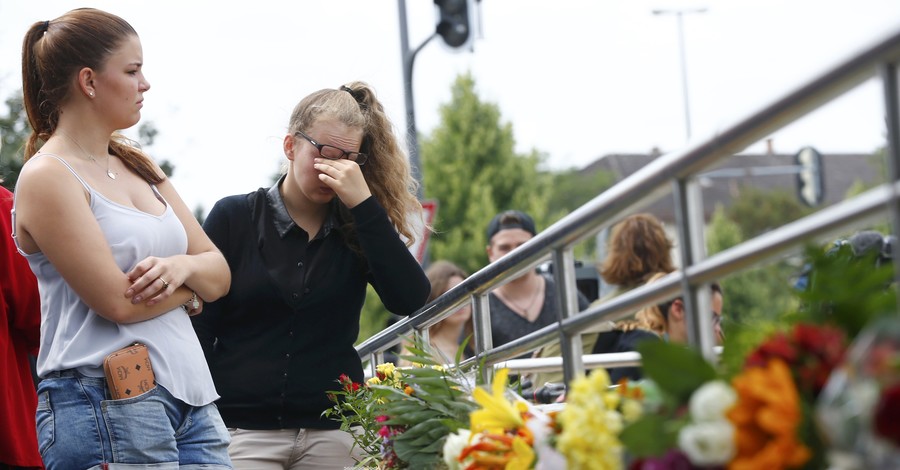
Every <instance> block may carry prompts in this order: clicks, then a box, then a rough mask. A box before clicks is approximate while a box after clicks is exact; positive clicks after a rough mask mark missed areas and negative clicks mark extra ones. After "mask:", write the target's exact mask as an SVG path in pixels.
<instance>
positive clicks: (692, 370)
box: [637, 341, 718, 403]
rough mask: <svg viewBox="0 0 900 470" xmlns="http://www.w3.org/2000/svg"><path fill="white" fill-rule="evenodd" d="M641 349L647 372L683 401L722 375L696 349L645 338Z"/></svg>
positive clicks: (665, 389)
mask: <svg viewBox="0 0 900 470" xmlns="http://www.w3.org/2000/svg"><path fill="white" fill-rule="evenodd" d="M637 350H638V352H640V353H641V364H642V367H643V370H644V375H646V376H647V377H649V378H650V379H651V380H653V381H654V382H656V385H658V386H659V388H660V389H661V390H662V391H663V392H666V393H669V394H671V395H673V396H674V397H675V398H676V399H678V400H679V401H680V402H682V403H684V402H686V401H687V400H688V399H689V398H690V397H691V394H692V393H694V390H696V389H697V388H699V387H700V386H701V385H703V384H704V383H706V382H709V381H710V380H715V379H716V378H717V377H718V374H717V373H716V370H715V369H714V368H713V366H712V365H711V364H710V363H709V362H707V361H706V360H705V359H703V357H702V356H700V354H699V353H698V352H697V351H696V350H694V349H691V348H688V347H685V346H682V345H677V344H672V343H667V342H664V341H644V342H642V343H640V344H638V347H637Z"/></svg>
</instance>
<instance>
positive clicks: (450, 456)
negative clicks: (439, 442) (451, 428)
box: [443, 429, 471, 470]
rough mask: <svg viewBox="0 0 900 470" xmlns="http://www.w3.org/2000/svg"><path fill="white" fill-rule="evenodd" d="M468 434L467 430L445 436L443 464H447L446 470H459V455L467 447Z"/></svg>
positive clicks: (460, 466)
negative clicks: (447, 469)
mask: <svg viewBox="0 0 900 470" xmlns="http://www.w3.org/2000/svg"><path fill="white" fill-rule="evenodd" d="M470 434H471V432H469V430H468V429H460V430H459V431H457V432H454V433H450V434H449V435H447V440H446V441H444V448H443V454H444V463H446V464H447V468H449V469H450V470H460V469H461V468H462V465H460V463H459V460H457V459H458V458H459V454H461V453H462V451H463V449H465V448H466V446H467V445H469V435H470Z"/></svg>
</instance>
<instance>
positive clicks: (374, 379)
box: [366, 376, 381, 385]
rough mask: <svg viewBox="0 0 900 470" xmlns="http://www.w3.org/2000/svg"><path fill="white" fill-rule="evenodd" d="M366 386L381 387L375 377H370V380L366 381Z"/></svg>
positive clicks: (379, 380)
mask: <svg viewBox="0 0 900 470" xmlns="http://www.w3.org/2000/svg"><path fill="white" fill-rule="evenodd" d="M366 385H381V379H379V378H378V377H377V376H375V377H372V378H371V379H369V380H366Z"/></svg>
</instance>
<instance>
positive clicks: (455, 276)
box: [400, 260, 474, 365]
mask: <svg viewBox="0 0 900 470" xmlns="http://www.w3.org/2000/svg"><path fill="white" fill-rule="evenodd" d="M425 275H426V276H428V281H429V282H431V294H430V295H429V296H428V302H431V301H433V300H435V299H437V298H438V297H440V296H442V295H444V294H446V293H447V291H449V290H450V289H452V288H454V287H456V286H457V285H459V283H461V282H463V280H465V279H466V278H467V277H468V276H469V275H468V274H466V272H465V271H463V270H462V268H460V267H459V266H457V265H455V264H453V263H451V262H450V261H446V260H439V261H435V262H433V263H431V265H430V266H428V269H426V270H425ZM428 302H426V303H428ZM473 332H474V328H473V326H472V305H471V304H466V305H463V306H462V307H460V308H459V309H457V310H456V311H455V312H453V313H452V314H450V316H448V317H447V318H444V319H443V320H441V321H440V322H438V323H437V324H435V325H433V326H432V327H431V328H429V329H428V339H429V342H430V343H431V347H432V348H433V351H434V352H435V353H436V354H437V355H438V359H441V360H444V361H446V362H447V363H451V362H453V361H454V360H455V359H456V354H457V352H459V347H460V345H461V343H462V341H464V340H465V339H466V338H469V340H470V341H471V336H472V333H473ZM402 354H405V352H404V353H401V355H402ZM467 357H469V355H468V354H467V353H466V352H463V354H462V355H461V356H460V359H465V358H467ZM400 363H401V364H402V365H409V364H408V363H406V361H402V360H401V362H400Z"/></svg>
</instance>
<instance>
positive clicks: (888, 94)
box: [357, 31, 900, 382]
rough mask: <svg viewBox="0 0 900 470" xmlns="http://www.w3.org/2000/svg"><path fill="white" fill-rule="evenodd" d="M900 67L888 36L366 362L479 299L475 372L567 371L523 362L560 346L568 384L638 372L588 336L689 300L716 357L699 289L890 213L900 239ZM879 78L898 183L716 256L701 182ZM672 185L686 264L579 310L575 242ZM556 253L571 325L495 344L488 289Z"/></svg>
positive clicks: (542, 242)
mask: <svg viewBox="0 0 900 470" xmlns="http://www.w3.org/2000/svg"><path fill="white" fill-rule="evenodd" d="M898 61H900V31H897V32H894V33H893V34H890V35H888V37H886V38H885V39H883V40H881V41H879V42H877V43H875V44H874V45H873V46H871V47H869V48H866V49H865V50H863V51H862V52H860V53H858V54H857V55H855V56H853V57H851V58H850V59H848V60H846V61H844V62H842V63H840V64H839V65H838V66H836V67H834V68H832V69H830V70H828V71H827V72H826V73H824V74H822V75H821V76H819V77H818V78H816V79H814V80H812V81H810V82H808V83H807V84H805V85H804V86H801V87H799V88H798V89H796V90H795V91H793V92H791V93H789V94H787V95H786V96H784V97H783V98H781V99H779V100H777V101H775V102H774V103H772V104H771V105H769V106H767V107H764V108H762V109H761V110H760V111H759V112H757V113H755V114H752V115H750V116H749V117H748V118H746V119H744V120H742V121H740V122H738V123H737V124H735V125H734V126H732V127H730V128H728V129H726V130H725V131H723V132H721V133H720V134H718V135H716V136H713V137H711V138H709V139H707V140H704V141H701V142H699V143H696V144H694V145H691V146H689V147H688V148H687V149H685V150H683V151H679V152H674V153H671V154H667V155H664V156H661V157H659V158H657V159H655V160H654V161H653V162H651V163H650V164H649V165H647V166H645V167H644V168H642V169H641V170H639V171H637V172H635V173H633V174H632V175H630V176H629V177H627V178H625V179H623V180H622V181H620V182H619V183H617V184H616V185H614V186H613V187H611V188H610V189H608V190H606V191H604V192H603V193H602V194H600V195H598V196H596V197H595V198H594V199H592V200H591V201H589V202H588V203H586V204H584V205H583V206H581V207H580V208H578V209H576V210H575V211H573V212H572V213H570V214H568V215H567V216H565V217H563V218H562V219H560V220H559V221H558V222H556V223H554V224H553V225H551V226H550V227H548V228H547V229H546V230H544V231H543V232H541V233H539V234H538V235H537V236H535V237H534V238H533V239H531V240H530V241H528V242H527V243H525V244H524V245H522V246H521V247H519V248H517V249H515V250H514V251H512V252H511V253H509V254H508V255H506V256H505V257H503V258H501V259H500V260H498V261H496V262H494V263H491V264H490V265H488V266H486V267H485V268H483V269H481V270H479V271H478V272H476V273H474V274H473V275H472V276H470V277H469V278H468V279H466V280H464V281H463V282H462V283H460V284H459V285H457V286H456V287H454V288H453V289H451V290H450V291H448V292H447V293H445V294H444V295H442V296H441V297H439V298H438V299H436V300H435V301H433V302H431V303H429V304H428V305H425V306H424V307H423V308H422V309H421V310H420V311H419V312H417V313H416V314H414V315H412V316H411V317H409V318H405V319H403V320H401V321H399V322H397V323H395V324H393V325H391V326H390V327H388V328H386V329H384V330H383V331H381V332H379V333H378V334H376V335H374V336H373V337H371V338H369V339H368V340H366V341H364V342H363V343H361V344H360V345H358V346H357V351H358V352H359V354H360V357H361V358H362V360H363V361H364V362H368V363H369V366H370V370H372V371H373V373H374V367H375V365H376V364H378V363H381V362H382V361H383V353H384V351H386V350H388V349H390V348H391V347H393V346H395V345H397V344H398V343H399V342H400V341H401V335H403V336H408V335H410V334H411V333H412V332H413V331H418V332H420V333H422V334H423V335H425V336H426V338H427V331H428V328H429V327H430V326H432V325H434V324H436V323H438V322H439V321H441V320H443V319H444V318H446V317H447V316H449V315H450V314H451V313H452V312H454V311H455V310H456V309H457V308H459V307H461V306H463V305H465V304H466V303H469V302H471V303H472V306H473V312H472V314H473V321H474V326H475V335H474V336H475V338H474V346H475V353H476V355H475V357H473V358H470V359H467V360H466V361H465V362H464V363H463V365H466V364H470V363H473V362H476V361H477V362H479V363H480V362H481V361H484V362H483V363H484V364H485V365H489V366H496V365H498V364H503V365H504V366H507V367H511V368H514V369H516V370H519V371H526V370H534V371H537V370H546V368H548V367H550V368H554V367H555V368H558V367H559V359H556V360H553V361H547V360H541V359H519V360H515V359H512V358H515V357H518V356H520V355H522V354H524V353H527V352H530V351H533V350H535V349H537V348H539V347H541V346H544V345H546V344H548V343H550V342H553V341H560V342H561V346H562V347H561V350H562V356H561V357H562V369H563V372H564V376H565V380H566V381H567V382H568V381H569V380H571V378H572V377H575V376H576V374H580V373H582V372H583V371H584V366H585V362H588V363H589V365H591V366H598V365H609V364H613V365H616V364H618V365H633V364H635V363H636V361H639V360H640V358H639V356H637V357H634V356H633V355H629V356H628V357H624V356H623V357H618V356H615V357H613V355H592V356H586V357H587V359H588V361H586V360H585V357H583V356H582V345H581V337H580V333H582V332H585V331H586V330H587V329H589V328H591V327H592V326H593V325H597V324H598V323H600V322H602V321H615V320H618V319H621V318H625V317H627V316H629V315H631V314H632V313H633V312H634V311H635V310H637V309H639V308H641V307H642V306H644V305H647V304H651V303H654V302H660V301H663V300H666V299H668V298H672V297H674V296H676V295H679V294H682V295H683V298H684V301H685V308H686V311H687V312H689V315H688V316H687V319H688V322H687V324H688V340H689V343H690V344H691V345H693V346H695V347H697V348H699V349H700V351H701V353H702V354H703V355H704V357H706V358H707V359H708V360H711V361H714V360H715V357H716V351H715V347H714V339H713V335H712V328H711V326H712V325H711V321H712V319H711V318H710V317H709V315H697V312H707V311H709V309H710V308H709V302H710V300H709V296H704V295H700V296H698V295H697V292H699V291H701V289H703V288H705V286H706V285H707V284H708V283H709V282H711V281H713V280H715V279H719V278H722V277H724V276H726V275H729V274H732V273H735V272H738V271H741V270H744V269H747V268H749V267H752V266H754V265H756V264H759V263H762V262H764V261H767V260H771V259H772V258H775V257H777V256H780V255H783V254H785V253H786V252H788V251H789V250H794V249H796V248H798V247H799V246H800V245H802V244H803V243H805V242H808V241H811V240H820V241H821V240H824V239H825V238H827V237H830V236H835V235H837V234H838V233H840V231H841V229H845V228H847V227H850V226H852V225H857V224H861V223H865V222H868V221H873V220H875V219H876V218H878V217H884V216H885V215H888V216H890V218H891V220H892V223H893V230H894V233H900V217H898V216H900V204H898V191H900V117H898V107H900V98H898V96H900V94H898V74H897V64H898ZM873 77H878V78H880V79H881V82H882V84H883V90H884V109H885V113H886V122H887V148H886V151H887V155H886V156H887V160H888V168H889V175H888V182H887V183H885V184H883V185H881V186H879V187H876V188H874V189H872V190H870V191H867V192H865V193H863V194H861V195H858V196H856V197H854V198H852V199H848V200H845V201H843V202H841V203H838V204H835V205H832V206H830V207H827V208H825V209H822V210H819V211H818V212H815V213H813V214H812V215H809V216H807V217H804V218H802V219H799V220H797V221H795V222H792V223H789V224H786V225H784V226H782V227H779V228H777V229H775V230H772V231H770V232H767V233H764V234H762V235H760V236H758V237H756V238H753V239H750V240H747V241H744V242H743V243H741V244H739V245H737V246H734V247H732V248H730V249H728V250H725V251H723V252H721V253H718V254H716V255H715V256H712V257H709V258H707V259H704V253H705V240H704V235H703V227H704V217H703V201H702V195H701V194H700V189H699V185H698V183H697V181H696V176H697V175H698V173H700V172H701V171H703V170H704V169H706V168H708V167H710V166H711V165H713V164H714V163H716V162H718V161H719V160H721V159H722V158H725V157H730V156H732V155H734V154H736V153H738V152H740V151H742V150H743V149H745V148H746V147H748V146H749V145H751V144H753V143H755V142H758V141H760V140H762V139H764V138H765V137H767V136H769V135H771V134H772V133H773V132H775V131H776V130H778V129H781V128H783V127H785V126H787V125H789V124H791V123H793V122H794V121H796V120H798V119H800V118H801V117H803V116H805V115H807V114H808V113H810V112H811V111H813V110H815V109H818V108H820V107H822V106H823V105H825V104H827V103H828V102H830V101H832V100H834V99H835V98H837V97H839V96H841V95H842V94H844V93H846V92H848V91H850V90H851V89H853V88H855V87H857V86H859V85H860V84H862V83H863V82H865V81H866V80H869V79H872V78H873ZM669 190H670V191H671V193H672V195H673V199H674V203H675V223H676V226H677V230H678V247H679V249H680V255H681V268H680V269H679V270H678V271H676V272H674V273H672V274H670V275H668V276H666V277H664V278H662V279H661V280H660V281H658V282H655V283H653V284H650V285H646V286H642V287H639V288H636V289H634V290H632V291H629V292H627V293H625V294H622V295H620V296H618V297H616V298H614V299H612V300H610V301H607V302H604V303H602V304H600V305H597V306H593V307H591V308H589V309H587V310H585V311H582V312H579V310H578V304H577V297H576V292H577V290H576V285H575V260H574V253H573V247H574V246H575V245H576V244H578V243H579V242H581V241H583V240H585V239H586V238H588V237H590V236H593V235H594V234H596V233H598V232H599V231H600V230H603V229H604V228H607V227H610V226H611V225H613V224H614V223H615V222H616V221H618V220H620V219H621V218H623V217H625V216H627V215H629V214H630V213H631V211H633V210H634V209H635V208H638V207H640V206H641V205H643V204H645V203H648V202H652V201H653V200H655V199H657V198H658V197H659V196H661V195H663V194H666V193H667V192H668V191H669ZM548 258H549V259H551V260H552V262H553V265H554V269H553V276H554V277H555V281H556V288H557V289H558V292H557V294H558V295H557V298H558V299H559V300H558V301H559V305H558V307H559V311H560V312H561V314H560V319H559V322H558V323H557V324H554V325H550V326H548V327H545V328H543V329H541V330H539V331H536V332H533V333H531V334H529V335H527V336H524V337H522V338H519V339H517V340H515V341H512V342H510V343H507V344H504V345H502V346H499V347H496V348H495V347H493V345H492V344H491V330H490V329H491V325H490V311H489V304H488V294H489V293H490V292H491V290H493V289H495V288H496V287H498V286H500V285H502V284H503V283H504V282H506V281H509V280H511V279H513V278H515V277H516V276H517V275H519V274H520V273H522V272H524V271H525V270H528V269H533V268H534V267H535V266H536V265H537V264H539V263H540V262H542V261H545V260H547V259H548ZM895 266H896V269H898V270H900V263H895ZM898 277H900V276H898ZM596 356H608V357H596ZM492 370H493V368H492V367H483V368H482V369H481V371H482V374H483V375H484V377H483V378H485V379H487V378H488V377H487V376H488V375H490V374H491V373H492Z"/></svg>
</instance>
